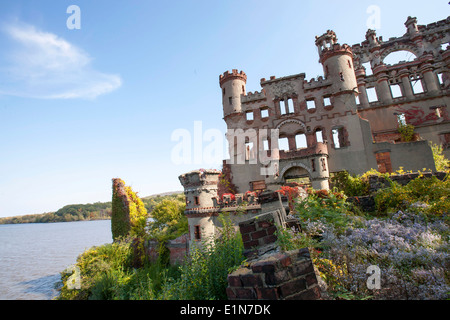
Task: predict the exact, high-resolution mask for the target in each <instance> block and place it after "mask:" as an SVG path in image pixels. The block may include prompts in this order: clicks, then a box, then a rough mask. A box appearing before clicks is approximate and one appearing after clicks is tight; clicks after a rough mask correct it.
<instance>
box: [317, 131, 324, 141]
mask: <svg viewBox="0 0 450 320" xmlns="http://www.w3.org/2000/svg"><path fill="white" fill-rule="evenodd" d="M316 141H317V142H322V143H323V130H322V129H317V130H316Z"/></svg>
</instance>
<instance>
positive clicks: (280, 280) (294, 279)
mask: <svg viewBox="0 0 450 320" xmlns="http://www.w3.org/2000/svg"><path fill="white" fill-rule="evenodd" d="M228 285H229V286H228V288H227V296H228V299H230V300H317V299H320V288H319V286H318V283H317V278H316V275H315V272H314V266H313V263H312V260H311V258H310V255H309V250H308V249H307V248H305V249H300V250H294V251H288V252H277V253H273V254H266V255H263V256H261V257H259V258H258V259H256V260H252V261H251V262H249V263H248V264H247V265H245V266H243V267H241V268H240V269H238V270H236V271H235V272H233V273H232V274H230V275H228Z"/></svg>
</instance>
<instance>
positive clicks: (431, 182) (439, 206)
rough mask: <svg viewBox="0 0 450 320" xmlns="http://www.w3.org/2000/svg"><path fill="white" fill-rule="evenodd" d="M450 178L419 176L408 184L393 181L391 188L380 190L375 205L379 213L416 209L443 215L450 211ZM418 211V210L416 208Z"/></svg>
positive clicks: (434, 214)
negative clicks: (442, 179) (449, 196)
mask: <svg viewBox="0 0 450 320" xmlns="http://www.w3.org/2000/svg"><path fill="white" fill-rule="evenodd" d="M449 194H450V180H449V179H448V177H447V178H446V179H444V181H441V180H439V179H438V178H436V177H435V176H433V177H431V178H422V177H417V178H416V179H414V180H412V181H410V182H409V183H408V184H407V185H405V186H401V185H399V184H398V183H396V182H391V183H390V187H389V188H385V189H381V190H378V192H377V193H376V195H375V205H376V208H377V212H378V215H386V214H388V213H392V212H396V211H398V210H406V209H408V210H413V211H414V210H416V209H417V208H419V209H420V211H421V212H423V213H424V214H426V215H428V216H443V215H446V214H448V213H449V212H450V201H449V199H448V195H449ZM416 211H417V210H416Z"/></svg>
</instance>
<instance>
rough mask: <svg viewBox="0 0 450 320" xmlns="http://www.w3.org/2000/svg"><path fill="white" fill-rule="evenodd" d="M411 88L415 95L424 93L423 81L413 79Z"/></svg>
mask: <svg viewBox="0 0 450 320" xmlns="http://www.w3.org/2000/svg"><path fill="white" fill-rule="evenodd" d="M411 87H412V90H413V92H414V94H419V93H423V92H424V91H423V85H422V80H421V79H413V80H411Z"/></svg>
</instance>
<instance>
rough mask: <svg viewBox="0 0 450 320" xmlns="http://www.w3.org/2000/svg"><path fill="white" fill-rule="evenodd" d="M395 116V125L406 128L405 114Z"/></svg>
mask: <svg viewBox="0 0 450 320" xmlns="http://www.w3.org/2000/svg"><path fill="white" fill-rule="evenodd" d="M396 116H397V123H398V125H400V126H406V117H405V114H403V113H400V114H396Z"/></svg>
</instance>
